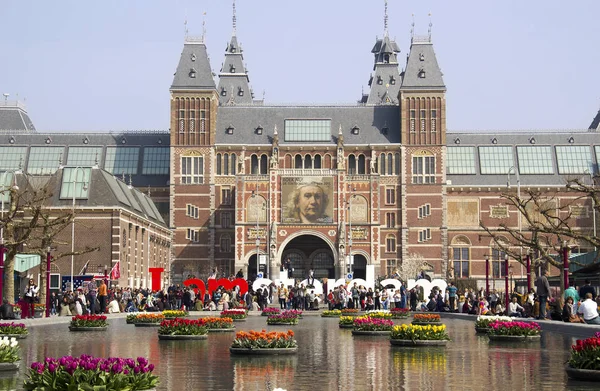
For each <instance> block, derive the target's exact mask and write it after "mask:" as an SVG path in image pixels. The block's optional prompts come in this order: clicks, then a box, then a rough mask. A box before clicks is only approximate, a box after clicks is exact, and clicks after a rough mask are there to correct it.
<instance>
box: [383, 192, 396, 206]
mask: <svg viewBox="0 0 600 391" xmlns="http://www.w3.org/2000/svg"><path fill="white" fill-rule="evenodd" d="M385 204H386V205H395V204H396V189H390V188H388V189H385Z"/></svg>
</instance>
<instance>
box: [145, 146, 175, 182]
mask: <svg viewBox="0 0 600 391" xmlns="http://www.w3.org/2000/svg"><path fill="white" fill-rule="evenodd" d="M169 153H170V150H169V147H145V148H144V161H143V164H142V174H143V175H167V174H169V159H170V156H169Z"/></svg>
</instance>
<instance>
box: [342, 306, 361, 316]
mask: <svg viewBox="0 0 600 391" xmlns="http://www.w3.org/2000/svg"><path fill="white" fill-rule="evenodd" d="M358 313H359V311H358V308H344V309H343V310H341V315H342V316H350V315H358Z"/></svg>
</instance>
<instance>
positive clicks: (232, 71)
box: [229, 64, 235, 73]
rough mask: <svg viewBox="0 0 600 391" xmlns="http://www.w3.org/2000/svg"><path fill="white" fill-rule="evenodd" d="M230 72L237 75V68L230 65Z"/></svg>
mask: <svg viewBox="0 0 600 391" xmlns="http://www.w3.org/2000/svg"><path fill="white" fill-rule="evenodd" d="M229 72H230V73H235V66H234V65H233V64H231V65H229Z"/></svg>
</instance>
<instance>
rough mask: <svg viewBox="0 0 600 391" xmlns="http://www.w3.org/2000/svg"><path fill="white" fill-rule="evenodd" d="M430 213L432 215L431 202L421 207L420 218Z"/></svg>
mask: <svg viewBox="0 0 600 391" xmlns="http://www.w3.org/2000/svg"><path fill="white" fill-rule="evenodd" d="M430 215H431V205H430V204H425V205H423V206H421V207H419V218H420V219H423V218H425V217H428V216H430Z"/></svg>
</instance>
